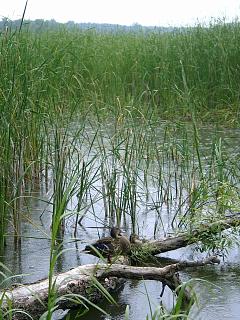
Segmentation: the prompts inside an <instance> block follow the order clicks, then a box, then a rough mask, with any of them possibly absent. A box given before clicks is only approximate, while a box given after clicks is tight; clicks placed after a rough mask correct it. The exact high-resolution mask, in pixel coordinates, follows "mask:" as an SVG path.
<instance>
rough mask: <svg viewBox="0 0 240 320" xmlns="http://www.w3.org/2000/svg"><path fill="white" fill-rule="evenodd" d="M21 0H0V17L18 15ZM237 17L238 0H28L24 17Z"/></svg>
mask: <svg viewBox="0 0 240 320" xmlns="http://www.w3.org/2000/svg"><path fill="white" fill-rule="evenodd" d="M24 5H25V0H0V17H8V18H10V19H18V18H20V17H21V14H22V12H23V8H24ZM237 16H240V0H67V1H65V0H29V1H28V7H27V12H26V18H27V19H44V20H49V19H55V20H56V21H59V22H67V21H69V20H72V21H75V22H98V23H101V22H105V23H116V24H126V25H131V24H133V23H139V24H142V25H154V26H155V25H156V26H157V25H160V26H168V25H192V24H196V23H197V22H207V21H209V20H210V19H211V18H222V17H225V18H227V19H230V20H233V19H235V18H236V17H237Z"/></svg>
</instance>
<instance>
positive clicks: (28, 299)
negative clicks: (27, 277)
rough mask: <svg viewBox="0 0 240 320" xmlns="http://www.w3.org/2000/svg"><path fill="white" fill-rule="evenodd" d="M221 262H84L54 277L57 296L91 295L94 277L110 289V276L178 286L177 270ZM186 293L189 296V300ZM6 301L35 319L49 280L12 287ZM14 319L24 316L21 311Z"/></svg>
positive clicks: (213, 259) (1, 295) (42, 306)
mask: <svg viewBox="0 0 240 320" xmlns="http://www.w3.org/2000/svg"><path fill="white" fill-rule="evenodd" d="M209 263H210V264H212V263H218V260H217V259H216V257H211V258H208V259H206V260H203V261H197V262H194V261H183V262H178V263H175V264H172V265H168V266H165V267H163V268H156V267H132V266H127V265H119V264H113V265H110V264H108V265H103V264H98V265H84V266H80V267H77V268H74V269H72V270H70V271H67V272H64V273H61V274H58V275H56V276H55V277H54V279H53V281H56V288H57V295H58V296H61V297H63V296H64V295H66V294H69V293H76V294H81V295H82V296H84V297H86V298H89V292H88V289H89V288H91V285H92V277H93V276H94V277H95V278H97V279H98V280H100V281H101V282H102V283H103V284H104V286H105V287H106V288H107V289H109V288H111V286H112V285H113V282H112V280H111V279H114V278H115V277H116V278H127V279H140V280H142V279H150V280H159V281H162V282H163V283H166V284H167V285H169V286H170V287H171V286H172V287H171V289H176V285H178V284H180V282H179V281H176V278H174V279H173V281H172V277H173V276H174V274H175V272H177V271H180V270H183V269H185V268H188V267H197V266H203V265H206V264H209ZM187 295H188V294H187V293H186V299H189V297H188V296H187ZM2 298H3V300H4V303H3V307H7V304H8V303H9V301H11V306H12V308H18V309H21V310H24V311H26V312H29V313H30V314H31V315H32V316H33V317H34V319H35V318H36V319H38V316H39V315H40V314H41V313H43V312H44V311H45V309H46V301H47V299H48V279H46V280H43V281H40V282H38V283H34V284H30V285H22V286H19V287H16V288H13V289H12V290H7V291H4V292H0V299H2ZM59 306H60V307H62V308H66V307H69V305H68V301H67V300H64V299H63V300H62V301H60V302H59ZM15 319H25V318H24V316H21V315H20V314H18V315H17V317H16V318H15Z"/></svg>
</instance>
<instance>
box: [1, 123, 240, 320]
mask: <svg viewBox="0 0 240 320" xmlns="http://www.w3.org/2000/svg"><path fill="white" fill-rule="evenodd" d="M209 132H210V131H209V130H208V132H207V134H205V133H206V129H205V128H203V129H202V141H204V143H203V146H204V148H206V149H208V148H210V147H209V143H210V142H211V141H212V139H211V136H210V135H209ZM218 135H219V136H222V137H224V139H225V143H226V145H228V146H227V148H228V152H229V153H233V152H234V153H238V152H239V145H240V144H239V142H240V132H239V130H228V131H226V130H222V131H219V133H218ZM149 190H150V192H152V194H154V185H152V186H151V185H150V186H149ZM32 195H33V196H34V198H33V199H31V200H28V202H27V203H25V205H23V208H22V216H23V219H22V241H21V245H20V246H18V247H17V248H16V247H15V246H14V242H13V239H12V238H11V237H8V238H7V249H6V251H5V252H4V256H3V257H2V259H1V260H2V261H3V263H5V264H6V265H7V266H8V267H9V268H10V270H11V271H12V273H13V274H15V275H21V276H19V277H17V278H16V279H15V281H14V282H21V283H31V282H35V281H37V280H40V279H43V278H46V277H47V275H48V268H49V247H50V239H49V234H50V223H51V209H52V208H51V205H48V204H46V202H43V201H42V199H44V200H46V201H47V200H48V199H49V194H48V193H47V192H45V191H44V190H39V191H36V192H35V193H34V194H32ZM75 202H76V199H73V201H72V203H71V205H72V206H73V207H75V206H76V203H75ZM176 208H177V203H175V204H174V201H173V202H172V206H171V208H169V206H167V205H166V204H165V205H163V206H161V218H162V222H161V223H160V222H159V221H158V223H157V224H156V221H157V220H158V214H157V212H156V210H155V209H156V208H155V203H153V202H151V201H150V200H146V201H145V200H144V201H142V203H139V205H138V208H137V210H138V211H137V217H138V230H139V233H140V236H141V237H146V238H148V239H149V238H151V239H152V238H153V237H154V235H155V236H156V237H160V236H163V235H164V233H167V232H169V231H170V232H171V225H170V223H169V221H170V216H171V215H172V213H174V211H175V210H176ZM103 221H104V210H103V203H102V202H101V201H99V202H97V203H96V204H95V208H94V212H93V211H91V210H90V209H89V212H88V214H87V215H86V216H85V217H84V218H83V221H82V226H78V234H77V240H76V239H74V238H73V230H74V223H75V221H74V218H69V219H68V220H67V223H66V230H65V236H64V247H63V249H69V250H67V251H64V253H63V254H62V255H61V258H60V259H59V261H58V263H57V265H56V271H57V272H62V271H66V270H69V269H70V268H73V267H76V266H79V265H84V264H87V263H94V262H96V261H97V258H95V257H92V256H90V255H86V254H84V253H82V252H81V250H82V249H83V248H84V247H85V245H86V243H89V242H92V241H94V240H95V239H97V238H98V237H99V236H104V235H106V234H108V230H107V229H103V228H102V225H103V223H102V222H103ZM162 223H163V224H164V229H165V230H164V231H163V229H162ZM107 224H109V221H108V222H107ZM127 225H128V224H126V225H125V226H123V230H124V231H125V232H126V234H129V233H130V232H131V230H130V229H129V228H127V227H126V226H127ZM124 227H126V228H125V229H124ZM167 256H169V257H172V258H177V259H189V260H193V259H198V258H202V257H203V256H202V255H200V254H199V253H197V252H195V251H194V247H193V246H192V247H188V248H183V249H179V250H176V251H175V252H171V253H169V254H168V255H167ZM180 275H181V278H182V280H184V281H187V280H189V279H192V278H196V279H200V280H198V281H196V292H197V294H198V297H199V306H194V307H193V309H192V311H191V314H190V319H199V320H200V319H203V320H210V319H214V318H215V317H221V319H226V320H228V319H229V320H230V319H231V320H237V319H239V318H240V277H239V275H240V251H239V249H238V248H237V247H235V248H233V249H231V250H230V252H229V255H228V257H227V258H225V260H224V261H222V262H221V264H220V265H219V266H207V267H203V268H201V267H199V268H196V269H194V270H191V269H189V270H188V271H185V272H182V273H181V274H180ZM202 280H206V281H207V282H206V281H202ZM9 284H10V283H6V284H5V285H6V286H7V285H9ZM160 292H161V283H159V282H157V281H144V282H143V281H126V284H125V286H124V287H123V288H122V290H121V291H120V292H119V293H118V296H117V297H116V299H117V302H118V305H117V306H113V305H110V306H109V305H108V304H107V303H104V302H103V303H102V304H101V306H102V307H103V309H104V310H106V311H107V312H108V313H109V316H103V315H102V314H100V313H99V312H97V311H96V310H90V312H89V313H88V314H87V315H84V317H83V319H86V320H87V319H89V320H90V319H93V318H94V319H96V320H97V319H105V320H110V319H111V320H123V319H124V313H125V309H126V306H127V305H129V307H130V318H129V319H130V320H135V319H138V320H145V319H146V316H147V314H148V315H150V314H151V310H152V312H154V310H155V309H156V308H157V307H158V306H159V304H160V302H161V301H160V297H159V294H160ZM162 302H163V304H164V305H165V306H166V308H167V309H169V310H170V309H171V306H172V304H173V296H172V293H171V292H170V290H167V289H166V291H165V294H164V297H163V301H162ZM73 319H74V316H73Z"/></svg>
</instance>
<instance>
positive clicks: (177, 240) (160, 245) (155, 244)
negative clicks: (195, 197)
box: [143, 215, 240, 255]
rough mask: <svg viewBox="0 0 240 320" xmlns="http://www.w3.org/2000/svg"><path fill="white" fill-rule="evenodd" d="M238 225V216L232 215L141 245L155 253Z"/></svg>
mask: <svg viewBox="0 0 240 320" xmlns="http://www.w3.org/2000/svg"><path fill="white" fill-rule="evenodd" d="M238 226H240V216H239V215H233V216H232V217H231V218H229V219H226V220H220V221H216V222H213V223H210V224H203V225H201V226H200V227H199V228H197V229H194V230H192V231H191V233H182V234H179V235H177V236H174V237H168V238H164V239H163V240H154V241H147V242H146V243H144V244H143V246H148V249H149V252H151V253H152V254H154V255H156V254H160V253H164V252H168V251H172V250H176V249H179V248H183V247H186V246H187V245H190V244H193V243H195V242H197V239H199V237H200V236H201V235H202V234H204V233H206V232H213V233H214V232H220V231H223V230H226V229H229V228H232V227H238Z"/></svg>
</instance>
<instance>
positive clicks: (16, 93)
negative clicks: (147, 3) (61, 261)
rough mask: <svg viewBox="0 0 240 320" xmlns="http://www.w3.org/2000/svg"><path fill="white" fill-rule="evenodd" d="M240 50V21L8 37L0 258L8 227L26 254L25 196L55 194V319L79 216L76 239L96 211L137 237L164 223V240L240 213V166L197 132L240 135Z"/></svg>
mask: <svg viewBox="0 0 240 320" xmlns="http://www.w3.org/2000/svg"><path fill="white" fill-rule="evenodd" d="M239 40H240V25H239V23H238V22H233V23H231V24H226V23H224V22H222V23H221V22H220V23H219V24H216V25H211V26H210V27H208V28H206V27H204V26H196V27H195V28H189V29H185V30H182V31H181V30H178V31H175V32H172V33H159V34H158V33H152V34H144V33H141V32H138V33H127V34H124V33H116V34H109V33H108V34H107V33H106V34H104V33H98V32H96V31H94V30H88V31H80V30H70V31H69V30H67V29H65V28H64V27H63V28H59V30H52V29H43V30H39V31H38V32H33V31H31V29H29V28H28V27H25V26H24V25H22V28H21V30H20V31H19V30H17V31H16V30H11V28H10V29H8V30H5V31H2V32H1V34H0V68H1V75H0V108H1V118H0V124H1V125H0V148H1V149H0V150H1V152H0V249H1V250H2V251H3V249H4V245H5V242H6V241H5V236H6V232H7V231H6V230H7V228H8V233H9V234H11V235H13V236H14V239H16V241H15V242H16V245H18V244H19V243H20V241H21V232H22V228H21V208H22V203H23V201H24V198H25V195H26V193H28V194H29V193H30V194H31V190H32V189H33V188H34V187H35V186H36V185H43V184H45V189H46V190H49V189H50V190H51V192H50V194H51V199H50V200H49V203H50V202H51V204H52V205H53V206H52V208H53V210H52V215H50V216H49V220H50V221H51V223H52V243H51V257H52V262H51V264H50V274H49V283H50V286H49V290H50V292H49V296H50V300H49V314H48V318H49V319H50V317H51V313H52V311H53V309H54V307H55V304H56V303H55V302H56V297H55V288H54V283H51V280H52V278H53V273H54V264H55V262H56V261H55V260H56V259H57V257H58V254H59V252H58V249H57V247H56V243H55V242H56V241H60V240H61V238H63V235H64V227H65V219H67V218H68V217H69V216H70V215H71V216H72V215H74V221H75V224H74V225H75V229H74V235H75V236H76V235H77V232H78V226H79V224H81V222H82V219H84V217H85V216H86V215H90V211H91V214H92V215H93V216H94V219H95V220H96V221H98V222H101V223H103V224H107V225H112V224H118V225H124V226H125V227H126V229H128V228H129V229H131V230H132V232H134V233H135V232H137V231H138V227H139V224H138V222H139V214H140V213H142V212H143V211H145V212H147V213H148V212H153V213H154V214H155V215H156V220H155V226H154V236H155V235H156V234H157V233H158V230H162V233H164V234H166V233H167V232H168V231H169V229H170V226H171V228H172V230H175V229H177V228H186V229H191V228H192V227H193V226H195V225H196V224H199V223H201V221H202V220H203V219H206V220H208V221H209V220H213V219H214V218H219V217H223V216H224V214H225V212H226V211H229V210H236V211H237V210H238V211H239V201H238V199H239V183H238V180H239V165H238V160H239V159H238V158H239V157H238V155H236V154H234V153H233V154H228V153H227V152H226V148H225V144H224V141H223V140H222V138H221V137H219V136H218V134H217V133H216V134H215V135H213V138H212V141H211V148H210V149H209V148H208V149H204V148H203V147H204V145H203V142H202V136H201V134H200V132H199V126H198V121H199V120H201V121H203V122H204V121H212V123H213V122H214V123H222V124H224V125H229V126H231V125H233V126H236V125H238V121H239V80H240V78H239V77H240V75H239V74H240V73H239V65H240V58H239V57H240V41H239ZM163 119H168V120H174V121H172V122H170V121H169V122H162V120H163ZM181 120H191V121H190V124H189V125H187V124H184V123H183V122H181ZM72 181H74V185H72V184H71V183H72ZM69 185H70V186H71V188H70V189H69ZM74 197H75V198H76V199H77V205H76V207H75V208H72V207H71V201H72V199H73V198H74ZM99 205H100V206H101V207H102V208H104V213H105V220H104V221H102V220H103V217H102V215H100V214H99V211H98V210H97V209H96V206H99ZM163 207H165V208H167V212H168V214H169V215H168V221H167V224H166V221H165V220H164V219H165V218H164V217H163V214H162V208H163ZM216 213H217V214H216Z"/></svg>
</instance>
